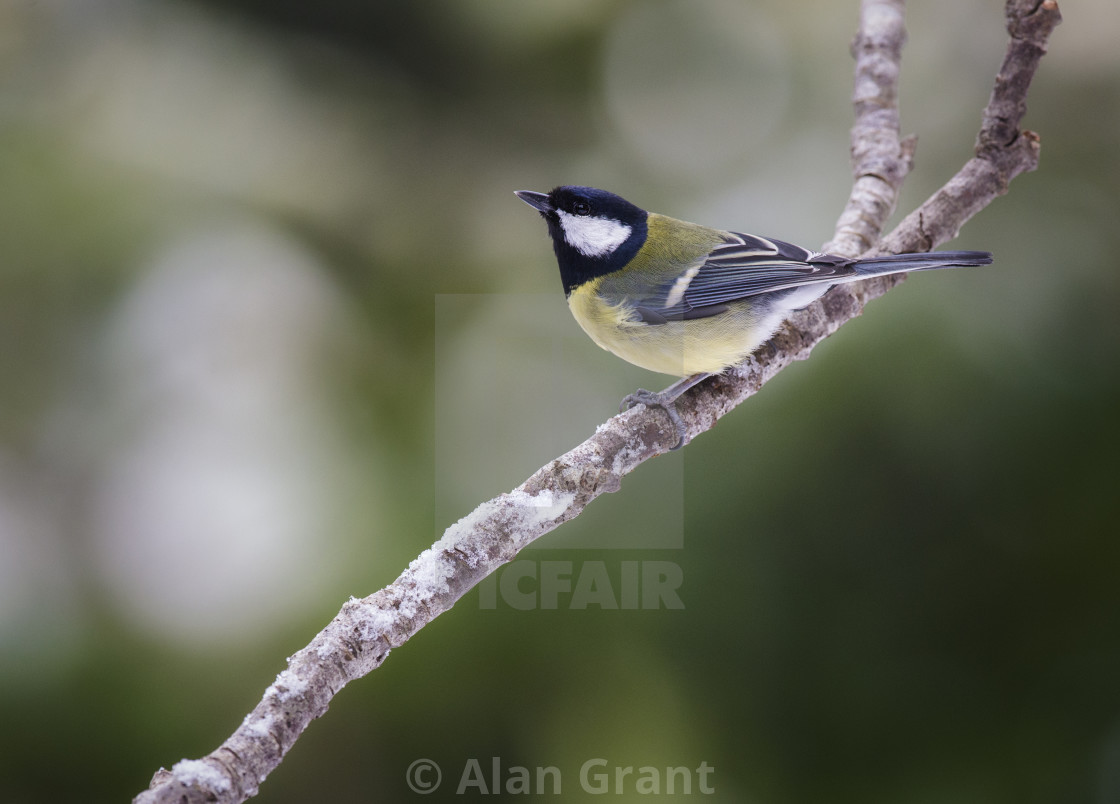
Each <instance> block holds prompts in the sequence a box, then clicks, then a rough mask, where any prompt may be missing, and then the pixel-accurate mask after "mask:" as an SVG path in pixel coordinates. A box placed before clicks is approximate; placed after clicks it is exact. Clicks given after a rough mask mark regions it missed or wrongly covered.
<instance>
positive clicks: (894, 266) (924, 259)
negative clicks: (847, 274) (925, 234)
mask: <svg viewBox="0 0 1120 804" xmlns="http://www.w3.org/2000/svg"><path fill="white" fill-rule="evenodd" d="M991 262H992V255H991V254H990V253H989V252H987V251H930V252H928V253H925V254H885V255H883V256H882V257H869V258H868V259H865V260H857V261H856V262H854V263H852V267H853V268H855V270H856V273H857V274H859V275H860V276H882V275H883V274H897V273H902V272H905V271H932V270H934V269H937V268H952V267H956V266H969V265H990V264H991Z"/></svg>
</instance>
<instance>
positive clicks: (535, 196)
mask: <svg viewBox="0 0 1120 804" xmlns="http://www.w3.org/2000/svg"><path fill="white" fill-rule="evenodd" d="M514 195H516V196H517V197H518V198H520V199H521V200H522V201H524V202H525V203H526V204H528V205H529V206H531V207H532V208H533V209H535V210H536V211H537V212H539V213H541V214H542V215H550V214H552V213H553V212H555V211H556V207H554V206H552V202H551V201H549V200H548V196H547V195H545V194H544V193H534V192H533V191H532V190H516V191H515V192H514Z"/></svg>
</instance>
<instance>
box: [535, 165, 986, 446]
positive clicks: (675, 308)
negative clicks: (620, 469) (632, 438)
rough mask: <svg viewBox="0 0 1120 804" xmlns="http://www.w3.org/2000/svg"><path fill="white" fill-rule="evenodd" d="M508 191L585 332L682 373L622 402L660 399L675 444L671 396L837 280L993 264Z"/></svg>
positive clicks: (976, 257)
mask: <svg viewBox="0 0 1120 804" xmlns="http://www.w3.org/2000/svg"><path fill="white" fill-rule="evenodd" d="M516 195H517V197H518V198H520V199H521V200H522V201H524V202H525V203H526V204H528V205H529V206H531V207H533V209H535V210H537V211H538V212H540V214H541V217H543V218H544V219H545V222H546V223H547V224H548V233H549V235H551V236H552V246H553V249H554V250H555V252H556V260H557V262H558V263H559V264H560V279H561V281H562V282H563V283H564V294H565V295H566V296H567V299H568V307H569V309H570V310H571V311H572V315H573V316H575V319H576V321H578V322H579V325H580V326H581V327H583V330H584V331H585V332H586V333H587V334H588V335H590V336H591V339H592V340H593V341H595V343H597V344H598V345H599V346H601V347H602V348H604V349H606V350H607V351H609V352H613V353H614V354H616V355H618V356H619V357H621V358H622V359H623V360H627V361H629V362H631V363H633V364H634V365H637V366H641V367H642V368H645V369H649V370H650V371H657V372H660V373H662V374H673V375H676V376H678V377H683V378H684V379H682V380H680V381H679V382H677V383H675V384H673V385H671V386H670V387H668V388H666V389H665V390H664V391H661V392H659V393H653V392H650V391H646V390H645V389H639V390H638V391H637V392H635V393H633V394H630V395H629V396H627V397H626V398H625V399H623V400H622V405H621V406H620V409H621V410H625V409H626V408H628V407H632V406H634V405H637V404H639V403H642V404H645V405H647V406H654V407H660V408H662V409H663V410H664V411H665V412H666V414H668V416H669V418H670V419H671V420H672V422H673V424H674V426H675V427H676V429H677V434H678V436H679V439H678V441H677V445H676V446H675V447H673V449H677V448H679V447H680V446H681V445H682V444H683V443H684V438H685V434H686V430H685V427H684V423H683V422H682V421H681V419H680V416H679V415H678V413H677V411H676V407H675V405H674V403H675V402H676V399H677V398H678V397H679V396H680V395H681V394H683V393H684V392H685V391H687V390H688V389H689V388H691V387H692V386H693V385H696V384H697V383H698V382H700V381H701V380H703V379H705V378H707V377H710V376H711V375H713V374H718V373H720V372H722V371H724V370H726V369H728V368H730V367H731V366H734V365H735V364H737V363H739V362H741V361H742V360H744V359H745V358H746V357H747V356H748V355H750V354H751V353H752V352H753V351H754V350H755V349H757V348H758V347H759V346H760V345H762V344H763V343H765V342H766V341H767V340H768V339H769V338H770V336H771V335H773V334H774V332H775V331H777V329H778V327H780V326H781V325H782V323H783V322H784V321H785V320H786V318H787V317H788V316H789V315H790V313H792V312H793V311H795V310H799V309H801V308H802V307H805V306H806V305H808V304H809V303H811V302H813V301H815V300H816V299H818V298H820V297H821V296H822V295H824V294H825V292H827V291H828V290H829V288H831V287H833V286H834V285H838V284H841V283H844V282H854V281H856V280H859V279H866V278H868V277H872V276H883V275H885V274H896V273H904V272H908V271H925V270H931V269H934V268H947V267H949V266H955V265H956V266H963V265H988V264H989V263H991V261H992V255H991V254H989V253H988V252H986V251H935V252H931V253H926V254H891V255H887V256H883V257H870V258H868V259H848V258H846V257H837V256H833V255H830V254H822V253H820V252H817V251H809V250H808V249H804V248H801V247H800V246H795V245H792V244H790V243H785V242H783V241H781V240H776V239H774V238H772V237H759V236H758V235H750V234H742V233H740V232H725V231H723V230H721V229H711V228H709V227H707V226H699V225H697V224H695V223H687V222H685V221H679V220H676V219H675V218H670V217H668V216H666V215H659V214H657V213H656V212H646V211H645V210H644V209H641V208H640V207H637V206H635V205H634V204H631V203H630V202H629V201H627V200H625V199H624V198H620V197H619V196H617V195H615V194H614V193H608V192H607V191H605V190H597V189H595V188H594V187H578V186H563V187H557V188H556V189H554V190H553V191H552V192H550V193H547V194H545V193H537V192H532V191H530V190H518V191H517V192H516Z"/></svg>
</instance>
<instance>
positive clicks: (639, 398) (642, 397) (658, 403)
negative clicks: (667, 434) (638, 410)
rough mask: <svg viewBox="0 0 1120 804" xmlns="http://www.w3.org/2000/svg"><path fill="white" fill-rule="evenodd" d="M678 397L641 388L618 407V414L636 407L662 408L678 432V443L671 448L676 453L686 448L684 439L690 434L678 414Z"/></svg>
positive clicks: (627, 396) (628, 395)
mask: <svg viewBox="0 0 1120 804" xmlns="http://www.w3.org/2000/svg"><path fill="white" fill-rule="evenodd" d="M677 396H679V394H673V395H670V394H667V393H666V392H665V391H661V392H659V393H654V392H653V391H647V390H646V389H645V388H639V389H638V390H637V391H635V392H634V393H632V394H627V395H626V397H625V398H624V399H623V400H622V403H621V404H620V405H619V406H618V412H619V413H622V412H623V411H625V410H629V409H630V408H632V407H634V406H635V405H645V406H646V407H647V408H661V409H662V410H663V411H665V415H667V416H668V417H669V421H671V422H672V423H673V427H674V428H676V431H677V443H676V444H675V445H674V446H672V447H670V448H669V451H670V452H675V451H676V450H678V449H680V448H681V447H683V446H684V437H685V436H686V435H687V434H688V430H687V429H686V428H685V426H684V422H683V421H681V414H680V413H678V412H677Z"/></svg>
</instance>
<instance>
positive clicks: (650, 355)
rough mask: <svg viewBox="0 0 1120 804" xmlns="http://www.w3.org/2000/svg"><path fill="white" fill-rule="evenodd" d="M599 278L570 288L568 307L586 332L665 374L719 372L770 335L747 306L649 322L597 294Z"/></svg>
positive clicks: (631, 360)
mask: <svg viewBox="0 0 1120 804" xmlns="http://www.w3.org/2000/svg"><path fill="white" fill-rule="evenodd" d="M600 282H601V280H598V279H596V280H593V281H591V282H588V283H586V284H585V285H582V286H580V287H578V288H576V289H575V290H573V291H572V293H571V295H570V296H569V297H568V307H569V309H570V310H571V311H572V315H573V316H574V317H575V319H576V321H577V322H579V325H580V326H581V327H583V331H584V332H586V333H587V334H588V335H590V336H591V340H593V341H595V343H597V344H598V345H599V346H600V347H602V348H603V349H606V350H607V351H608V352H612V353H614V354H616V355H618V356H619V357H621V358H622V359H623V360H625V361H627V362H629V363H633V364H634V365H636V366H641V367H642V368H644V369H648V370H650V371H656V372H659V373H661V374H671V375H674V376H677V377H687V376H689V375H692V374H699V373H712V374H715V373H718V372H720V371H723V370H724V369H725V368H728V367H729V366H733V365H735V364H736V363H739V362H740V361H742V360H743V359H744V358H746V357H747V355H749V354H750V353H751V352H753V351H754V350H755V349H757V348H758V346H759V345H760V344H761V343H762V342H763V341H764V340H765V339H766V338H768V337H769V336H770V334H771V332H772V328H770V329H768V330H760V328H759V326H758V324H759V322H757V321H755V320H754V317H753V316H752V315H751V313H750V312H749V310H748V309H746V308H745V306H739V305H732V307H731V309H729V310H728V311H727V312H726V313H723V314H721V315H718V316H712V317H711V318H698V319H692V320H689V321H670V322H668V323H665V324H647V323H645V322H644V321H642V320H641V319H640V318H637V316H634V315H630V314H628V313H627V312H626V310H625V308H624V307H623V305H611V304H607V303H606V302H604V301H603V299H602V297H601V296H599V294H598V288H599V284H600Z"/></svg>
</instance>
